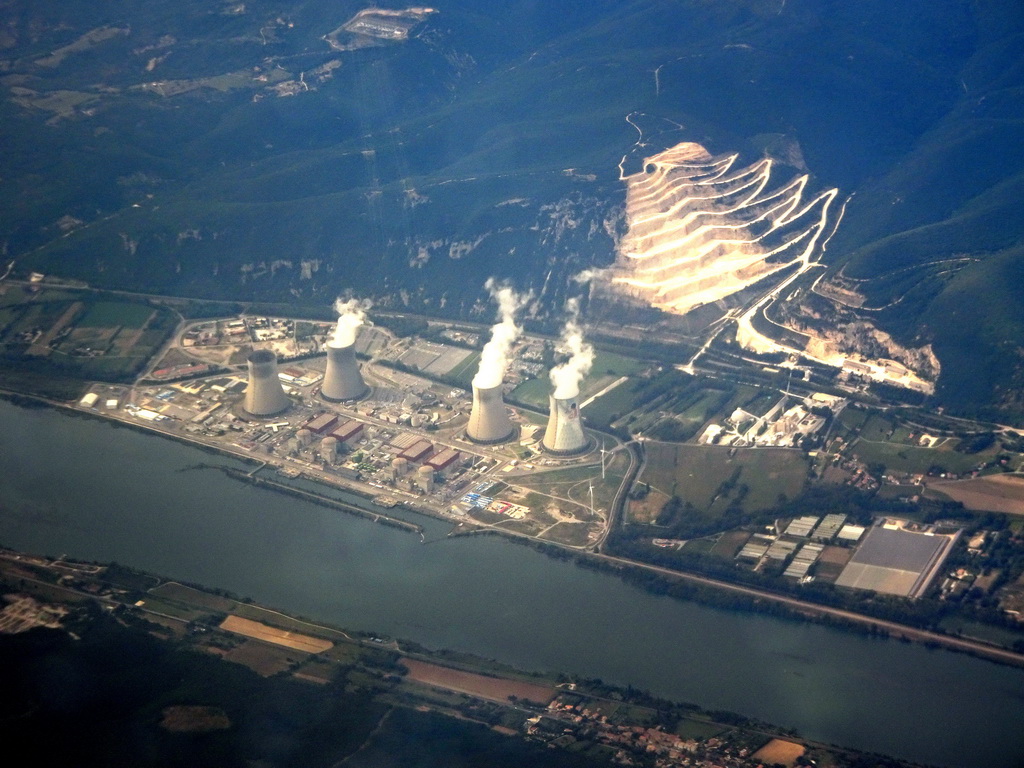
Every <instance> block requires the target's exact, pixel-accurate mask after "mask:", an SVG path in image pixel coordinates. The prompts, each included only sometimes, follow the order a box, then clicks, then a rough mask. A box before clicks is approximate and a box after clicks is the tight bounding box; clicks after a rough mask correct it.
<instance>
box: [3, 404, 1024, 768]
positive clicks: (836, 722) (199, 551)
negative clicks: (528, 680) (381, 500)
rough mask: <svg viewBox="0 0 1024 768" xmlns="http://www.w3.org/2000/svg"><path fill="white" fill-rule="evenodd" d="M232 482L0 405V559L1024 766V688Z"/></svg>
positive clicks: (942, 759)
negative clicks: (117, 574)
mask: <svg viewBox="0 0 1024 768" xmlns="http://www.w3.org/2000/svg"><path fill="white" fill-rule="evenodd" d="M201 462H205V463H220V464H224V465H232V466H240V464H239V463H238V462H233V461H232V460H231V459H227V458H219V457H214V456H211V455H210V454H207V453H204V452H202V451H200V450H198V449H196V448H192V447H189V446H186V445H182V444H179V443H175V442H173V441H170V440H166V439H163V438H160V437H157V436H151V435H146V434H142V433H139V432H136V431H134V430H130V429H127V428H123V427H120V428H119V427H116V426H114V425H111V424H109V423H105V422H101V421H98V420H95V419H88V418H84V417H75V416H69V415H65V414H62V413H59V412H57V411H54V410H48V409H42V410H41V409H25V408H21V407H18V406H15V405H12V404H10V403H8V402H6V401H0V544H2V545H4V546H7V547H11V548H14V549H19V550H24V551H28V552H35V553H40V554H51V555H60V554H67V555H68V556H70V557H73V558H80V559H87V560H100V561H117V562H119V563H123V564H126V565H131V566H134V567H137V568H142V569H145V570H148V571H152V572H154V573H159V574H163V575H166V576H168V577H171V578H175V579H181V580H185V581H191V582H197V583H200V584H205V585H208V586H211V587H219V588H222V589H227V590H230V591H231V592H234V593H236V594H238V595H242V596H247V597H251V598H253V599H254V600H256V601H257V602H259V603H263V604H266V605H269V606H274V607H277V608H280V609H283V610H285V611H288V612H290V613H295V614H301V615H304V616H308V617H312V618H314V619H318V620H322V621H326V622H331V623H333V624H336V625H339V626H342V627H348V628H352V629H357V630H364V631H372V632H380V633H385V634H388V635H391V636H393V637H397V638H404V639H408V640H414V641H416V642H418V643H421V644H422V645H425V646H427V647H431V648H453V649H458V650H462V651H468V652H470V653H474V654H477V655H480V656H484V657H489V658H494V659H498V660H500V661H503V662H507V663H509V664H513V665H515V666H517V667H520V668H523V669H528V670H542V671H565V672H571V673H574V674H580V675H584V676H587V677H600V678H603V679H604V680H606V681H608V682H614V683H618V684H623V685H625V684H631V685H634V686H636V687H640V688H645V689H648V690H650V691H652V692H654V693H656V694H658V695H661V696H665V697H668V698H672V699H676V700H680V701H688V702H693V703H696V704H699V705H701V706H703V707H706V708H710V709H728V710H732V711H735V712H740V713H743V714H745V715H749V716H752V717H755V718H759V719H762V720H766V721H768V722H772V723H776V724H778V725H783V726H790V727H794V728H796V729H797V730H798V731H799V732H800V733H802V734H803V735H805V736H807V737H809V738H813V739H818V740H821V741H825V742H831V743H836V744H842V745H845V746H851V747H857V748H860V749H865V750H870V751H878V752H883V753H887V754H892V755H896V756H899V757H903V758H907V759H911V760H917V761H921V762H925V763H933V764H937V765H949V766H986V768H1011V767H1018V768H1019V766H1022V765H1024V670H1020V669H1014V668H1010V667H1004V666H998V665H996V664H994V663H991V662H987V661H981V660H978V659H974V658H971V657H968V656H965V655H962V654H955V653H951V652H948V651H943V650H928V649H926V648H924V647H922V646H919V645H910V644H904V643H898V642H895V641H888V640H878V639H872V638H868V637H863V636H859V635H853V634H848V633H845V632H841V631H837V630H832V629H828V628H825V627H821V626H816V625H812V624H807V623H800V622H793V621H785V620H780V619H775V618H770V617H766V616H759V615H753V614H749V613H736V612H730V611H722V610H717V609H713V608H707V607H704V606H701V605H697V604H694V603H687V602H681V601H676V600H672V599H670V598H666V597H658V596H653V595H649V594H647V593H645V592H643V591H642V590H639V589H637V588H635V587H632V586H630V585H627V584H625V583H623V582H622V581H621V580H620V579H618V578H617V577H615V576H613V575H610V574H604V573H596V572H593V571H589V570H586V569H582V568H579V567H577V566H574V565H571V564H569V563H566V562H562V561H559V560H555V559H552V558H550V557H548V556H546V555H544V554H541V553H539V552H536V551H534V550H533V549H531V548H529V547H526V546H523V545H520V544H516V543H513V542H510V541H506V540H504V539H500V538H497V537H491V536H479V537H474V536H469V537H461V538H455V539H445V538H444V533H445V532H446V531H447V530H448V529H449V526H447V525H445V524H443V523H441V522H439V521H433V520H429V519H423V520H419V522H422V523H423V524H424V525H425V527H426V529H427V534H426V538H427V539H428V543H426V544H423V543H421V542H420V537H419V536H418V535H415V534H411V533H407V532H404V531H400V530H396V529H393V528H388V527H385V526H383V525H378V524H375V523H372V522H370V521H367V520H363V519H361V518H358V517H355V516H353V515H348V514H345V513H343V512H339V511H335V510H330V509H325V508H323V507H320V506H317V505H314V504H309V503H305V502H300V501H298V500H295V499H292V498H290V497H286V496H281V495H279V494H276V493H273V492H271V491H266V490H260V489H257V488H253V487H251V486H248V485H245V484H243V483H240V482H238V481H236V480H232V479H231V478H229V477H227V476H225V475H224V474H223V473H222V472H218V471H215V470H209V469H205V470H202V469H198V470H197V469H189V468H190V467H194V466H195V465H196V464H199V463H201Z"/></svg>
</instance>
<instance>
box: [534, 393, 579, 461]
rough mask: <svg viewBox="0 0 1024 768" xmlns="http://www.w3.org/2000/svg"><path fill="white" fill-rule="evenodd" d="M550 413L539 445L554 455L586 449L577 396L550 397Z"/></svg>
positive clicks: (571, 454)
mask: <svg viewBox="0 0 1024 768" xmlns="http://www.w3.org/2000/svg"><path fill="white" fill-rule="evenodd" d="M550 409H551V413H550V415H549V416H548V427H547V429H546V430H545V431H544V438H543V439H542V440H541V445H542V446H544V450H546V451H547V452H548V453H553V454H554V455H556V456H575V455H576V454H578V453H583V452H584V451H586V450H587V437H586V435H584V434H583V423H582V422H581V421H580V407H579V402H578V398H577V397H565V398H556V397H555V396H554V395H553V394H552V395H551V399H550Z"/></svg>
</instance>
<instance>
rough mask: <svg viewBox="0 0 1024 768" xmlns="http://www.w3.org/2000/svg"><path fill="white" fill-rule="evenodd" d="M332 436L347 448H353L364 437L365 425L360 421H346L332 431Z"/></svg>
mask: <svg viewBox="0 0 1024 768" xmlns="http://www.w3.org/2000/svg"><path fill="white" fill-rule="evenodd" d="M331 436H332V437H334V438H336V439H337V441H338V442H339V443H342V444H344V445H345V447H346V448H351V447H352V446H353V445H355V443H356V442H357V441H358V440H359V438H360V437H362V436H363V425H362V424H360V423H359V422H358V421H353V420H352V419H346V420H345V421H343V422H341V423H340V424H338V425H336V426H335V427H334V429H333V430H331Z"/></svg>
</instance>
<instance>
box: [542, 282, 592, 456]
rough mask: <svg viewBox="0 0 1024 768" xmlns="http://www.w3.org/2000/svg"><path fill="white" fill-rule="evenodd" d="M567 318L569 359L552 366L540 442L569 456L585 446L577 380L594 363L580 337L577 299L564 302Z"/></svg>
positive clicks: (565, 342)
mask: <svg viewBox="0 0 1024 768" xmlns="http://www.w3.org/2000/svg"><path fill="white" fill-rule="evenodd" d="M566 309H567V310H568V312H569V319H568V320H566V322H565V326H564V327H563V329H562V340H561V347H562V351H563V352H564V353H567V354H568V355H569V357H568V359H567V360H566V361H565V362H563V363H561V364H559V365H556V366H555V367H554V368H552V369H551V383H552V384H553V385H554V390H553V391H552V393H551V400H550V415H549V416H548V426H547V429H546V430H545V431H544V438H543V440H541V444H542V445H543V446H544V448H545V449H546V450H547V451H549V452H550V453H554V454H556V455H560V456H572V455H574V454H577V453H582V452H583V451H585V450H586V449H587V437H586V435H585V434H584V433H583V423H582V422H581V421H580V406H579V402H578V400H579V395H580V382H581V381H582V380H583V377H584V376H586V375H587V374H588V373H590V367H591V366H592V365H593V364H594V348H593V347H592V346H590V345H589V344H588V343H587V342H586V341H584V340H583V331H582V329H581V328H580V325H579V313H580V306H579V300H578V299H575V298H573V299H569V301H568V302H567V303H566Z"/></svg>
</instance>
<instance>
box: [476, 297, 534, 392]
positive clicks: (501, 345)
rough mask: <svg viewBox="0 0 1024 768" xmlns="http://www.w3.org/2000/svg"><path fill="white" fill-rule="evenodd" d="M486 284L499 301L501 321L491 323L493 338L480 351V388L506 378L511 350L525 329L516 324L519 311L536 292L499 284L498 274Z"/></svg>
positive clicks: (493, 385)
mask: <svg viewBox="0 0 1024 768" xmlns="http://www.w3.org/2000/svg"><path fill="white" fill-rule="evenodd" d="M484 287H485V288H487V290H488V291H489V292H490V294H491V298H493V299H494V300H495V301H497V302H498V322H497V324H496V325H492V326H491V338H490V341H488V342H487V343H486V344H485V345H484V348H483V351H482V352H481V353H480V368H479V369H478V370H477V372H476V376H474V377H473V386H474V387H477V388H478V389H490V388H492V387H497V386H498V385H500V384H501V381H502V379H503V378H505V368H506V367H507V366H508V357H509V353H510V352H511V351H512V344H514V343H515V340H516V339H518V338H519V335H520V334H521V333H522V332H523V329H522V328H520V327H519V326H518V325H516V313H517V312H519V310H520V309H522V308H523V307H524V306H526V304H527V302H529V301H530V298H531V297H532V294H529V293H526V294H522V293H516V292H515V291H514V290H512V288H510V287H509V286H507V285H498V284H497V283H496V282H495V281H494V278H493V277H491V278H488V280H487V282H486V283H485V284H484Z"/></svg>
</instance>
